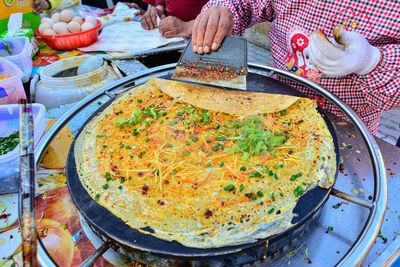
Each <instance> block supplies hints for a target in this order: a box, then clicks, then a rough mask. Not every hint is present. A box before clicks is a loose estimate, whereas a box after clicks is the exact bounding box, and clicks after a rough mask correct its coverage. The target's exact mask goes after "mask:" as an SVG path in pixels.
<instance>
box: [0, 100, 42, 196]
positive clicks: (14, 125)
mask: <svg viewBox="0 0 400 267" xmlns="http://www.w3.org/2000/svg"><path fill="white" fill-rule="evenodd" d="M32 109H33V119H34V121H33V125H34V127H35V129H34V140H35V145H37V143H38V142H39V140H40V138H41V137H42V135H43V132H44V130H45V129H46V126H47V120H46V119H45V118H44V116H45V114H46V108H45V107H44V106H43V105H42V104H37V103H34V104H32ZM18 130H19V106H18V104H13V105H0V136H2V137H4V136H9V135H10V134H12V133H13V132H15V131H18ZM19 156H20V151H19V145H18V146H17V147H16V148H14V150H12V151H10V152H8V153H7V154H5V155H0V184H1V186H0V194H4V193H14V192H18V189H19V162H20V160H19Z"/></svg>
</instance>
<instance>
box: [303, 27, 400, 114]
mask: <svg viewBox="0 0 400 267" xmlns="http://www.w3.org/2000/svg"><path fill="white" fill-rule="evenodd" d="M333 35H334V37H335V41H336V42H337V43H338V44H339V46H337V45H333V44H332V43H331V42H329V40H328V39H327V38H326V36H325V35H324V34H323V33H322V32H320V31H316V32H314V33H312V34H311V36H310V44H309V51H310V59H311V61H312V63H313V64H314V65H315V66H316V67H317V68H318V69H319V70H320V71H321V72H323V73H324V74H326V75H328V76H332V77H342V76H347V75H350V76H351V77H352V79H353V81H354V84H355V85H354V87H355V88H357V89H359V90H361V92H362V94H363V97H365V99H366V100H367V101H368V103H369V104H370V105H371V106H372V107H374V108H375V109H378V110H381V111H383V110H388V109H391V108H395V107H397V106H400V60H399V59H400V38H399V36H397V39H396V36H395V37H394V38H393V39H392V41H391V42H393V43H392V44H388V43H387V42H381V43H378V44H376V45H374V46H373V45H371V44H370V43H369V42H368V41H367V40H366V38H365V37H364V36H363V35H361V34H360V33H357V32H355V31H346V30H344V28H343V27H342V26H336V27H335V29H334V32H333ZM349 93H351V92H349Z"/></svg>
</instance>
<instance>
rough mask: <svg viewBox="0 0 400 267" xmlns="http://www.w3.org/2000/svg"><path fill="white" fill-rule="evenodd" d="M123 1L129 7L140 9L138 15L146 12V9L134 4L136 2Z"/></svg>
mask: <svg viewBox="0 0 400 267" xmlns="http://www.w3.org/2000/svg"><path fill="white" fill-rule="evenodd" d="M123 3H124V4H125V5H127V7H129V8H133V9H138V10H139V11H140V15H144V13H146V10H144V9H141V8H140V7H139V5H138V4H136V3H129V2H123Z"/></svg>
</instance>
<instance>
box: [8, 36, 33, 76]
mask: <svg viewBox="0 0 400 267" xmlns="http://www.w3.org/2000/svg"><path fill="white" fill-rule="evenodd" d="M2 40H4V41H6V42H7V43H9V44H10V45H11V46H12V49H11V52H12V55H11V56H7V54H8V52H7V51H4V50H3V49H1V50H0V54H3V55H6V57H5V58H6V59H8V60H10V61H11V62H13V63H14V64H15V65H17V66H18V68H20V69H21V70H22V71H23V72H24V76H23V77H22V82H27V81H28V80H29V77H30V76H31V74H32V57H31V55H32V50H33V46H32V44H31V42H30V41H29V38H28V37H24V36H21V37H9V38H2Z"/></svg>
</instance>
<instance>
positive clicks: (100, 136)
mask: <svg viewBox="0 0 400 267" xmlns="http://www.w3.org/2000/svg"><path fill="white" fill-rule="evenodd" d="M106 136H107V135H105V134H99V135H96V137H97V138H103V137H106Z"/></svg>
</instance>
